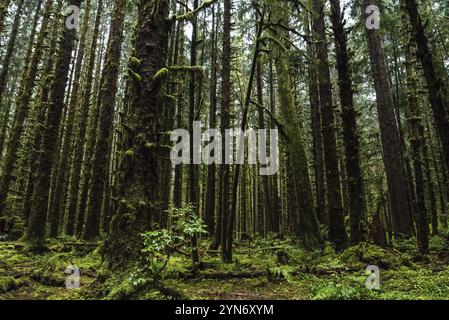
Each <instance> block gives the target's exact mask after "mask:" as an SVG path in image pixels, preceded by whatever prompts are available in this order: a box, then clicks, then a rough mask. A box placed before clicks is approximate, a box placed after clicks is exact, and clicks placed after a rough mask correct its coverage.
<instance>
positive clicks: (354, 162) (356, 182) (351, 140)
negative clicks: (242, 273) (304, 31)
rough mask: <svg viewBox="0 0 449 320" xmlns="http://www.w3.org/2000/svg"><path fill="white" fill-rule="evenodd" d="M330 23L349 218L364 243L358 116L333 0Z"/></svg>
mask: <svg viewBox="0 0 449 320" xmlns="http://www.w3.org/2000/svg"><path fill="white" fill-rule="evenodd" d="M330 3H331V21H332V25H333V31H334V37H335V47H336V55H337V71H338V85H339V88H340V91H339V92H340V103H341V109H342V114H341V117H342V126H343V142H344V150H345V167H346V174H347V177H346V179H347V181H346V184H347V190H348V202H349V208H348V209H349V216H350V242H351V244H356V243H359V242H360V241H362V240H363V232H364V226H366V212H365V192H364V185H363V178H362V170H361V168H360V142H359V133H358V129H357V128H358V126H357V116H356V110H355V106H354V92H353V83H352V78H351V66H350V61H349V52H348V45H347V38H346V31H345V29H344V27H345V23H344V20H343V16H342V12H341V8H340V1H339V0H331V1H330Z"/></svg>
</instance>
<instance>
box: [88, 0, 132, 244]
mask: <svg viewBox="0 0 449 320" xmlns="http://www.w3.org/2000/svg"><path fill="white" fill-rule="evenodd" d="M125 14H126V0H119V1H116V2H115V9H114V14H113V17H112V26H111V33H110V37H109V44H108V49H107V52H106V58H105V59H106V60H105V63H106V64H105V67H104V70H103V75H102V79H103V83H102V85H101V92H100V94H101V100H100V106H99V108H100V116H99V123H98V127H99V130H98V134H97V143H96V146H95V150H94V155H93V160H92V176H91V184H90V189H89V202H88V206H87V216H86V223H85V225H84V229H83V239H84V240H92V239H95V238H96V237H98V236H99V234H100V218H101V217H100V213H101V204H102V201H103V189H104V180H105V177H106V168H107V160H108V156H107V155H108V153H109V149H108V147H109V141H110V136H111V132H112V124H113V119H114V107H115V96H116V93H117V81H118V73H119V66H120V56H121V47H122V43H123V29H124V20H125Z"/></svg>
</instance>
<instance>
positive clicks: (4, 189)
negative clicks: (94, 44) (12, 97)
mask: <svg viewBox="0 0 449 320" xmlns="http://www.w3.org/2000/svg"><path fill="white" fill-rule="evenodd" d="M51 8H52V1H51V0H47V2H46V4H45V12H44V17H43V19H42V23H41V29H40V31H39V36H38V39H37V43H36V46H35V48H34V53H33V57H32V58H31V61H30V65H29V67H28V68H27V69H26V70H27V71H26V72H25V73H24V77H23V79H22V82H21V88H20V92H19V97H18V100H17V105H16V114H15V117H14V124H13V128H12V131H11V136H10V139H9V143H8V151H7V154H6V158H5V163H4V167H3V172H2V177H1V182H0V216H1V215H3V214H4V212H3V211H4V209H5V205H6V198H7V195H8V191H9V185H10V183H11V180H12V179H13V176H12V174H13V170H14V166H15V164H16V161H17V152H18V150H19V146H20V138H21V136H22V132H23V129H24V122H25V119H26V117H27V115H28V110H29V106H30V100H31V95H32V93H33V88H34V82H35V80H36V75H37V72H38V66H39V62H40V60H41V57H42V54H43V50H44V41H45V38H46V36H47V27H48V22H49V18H50V13H51ZM25 67H27V66H25Z"/></svg>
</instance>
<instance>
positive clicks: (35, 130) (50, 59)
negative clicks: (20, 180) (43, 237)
mask: <svg viewBox="0 0 449 320" xmlns="http://www.w3.org/2000/svg"><path fill="white" fill-rule="evenodd" d="M62 4H63V0H59V1H58V3H57V6H56V8H55V10H54V22H53V25H52V29H53V30H54V32H53V34H52V37H51V39H50V49H49V52H48V55H47V57H46V61H45V64H44V67H43V70H44V72H43V75H44V76H43V77H42V79H41V84H40V91H39V93H38V100H37V103H36V105H35V110H34V120H33V121H34V122H33V125H32V126H33V127H32V135H31V137H30V145H29V147H28V149H29V151H28V152H29V153H28V157H29V158H28V164H29V166H30V168H35V167H36V166H37V163H38V160H39V148H40V145H41V138H42V127H43V126H44V122H45V114H46V112H47V105H48V95H49V87H50V84H51V81H52V77H51V76H47V75H50V74H52V73H53V67H54V58H55V52H57V50H59V48H58V46H57V39H58V35H59V32H60V29H61V26H62V24H61V22H60V20H61V19H60V18H61V13H60V11H61V9H62ZM37 20H38V19H36V21H35V22H36V24H37ZM31 38H32V39H33V38H34V36H33V37H31ZM30 47H31V46H30ZM30 51H31V49H30ZM35 182H36V173H35V172H34V171H33V170H29V173H28V182H27V187H26V190H25V194H24V198H23V202H22V203H23V205H22V213H23V217H24V219H25V221H26V223H28V219H29V217H30V212H31V205H32V196H33V191H34V185H35Z"/></svg>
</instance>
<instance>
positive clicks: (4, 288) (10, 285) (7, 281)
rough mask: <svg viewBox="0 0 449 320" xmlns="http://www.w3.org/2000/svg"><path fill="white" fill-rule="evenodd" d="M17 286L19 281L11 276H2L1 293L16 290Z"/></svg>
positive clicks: (0, 280) (0, 281)
mask: <svg viewBox="0 0 449 320" xmlns="http://www.w3.org/2000/svg"><path fill="white" fill-rule="evenodd" d="M16 287H17V281H16V279H14V278H13V277H11V276H7V277H1V278H0V293H5V292H8V291H11V290H14V289H15V288H16Z"/></svg>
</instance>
